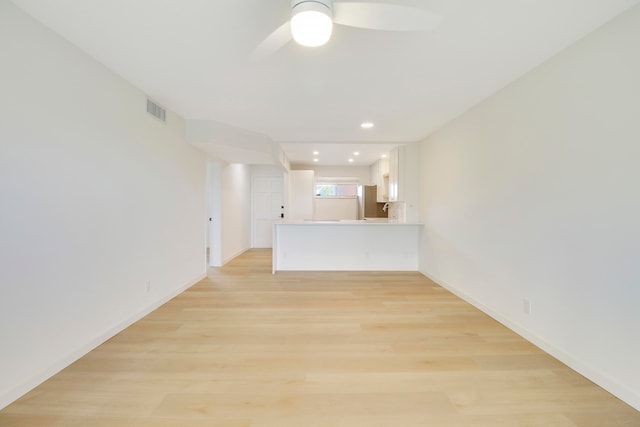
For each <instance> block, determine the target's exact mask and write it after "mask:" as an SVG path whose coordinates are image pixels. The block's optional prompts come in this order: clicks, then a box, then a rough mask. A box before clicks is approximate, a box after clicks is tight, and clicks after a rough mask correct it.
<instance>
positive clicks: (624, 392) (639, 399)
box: [419, 270, 640, 411]
mask: <svg viewBox="0 0 640 427" xmlns="http://www.w3.org/2000/svg"><path fill="white" fill-rule="evenodd" d="M419 271H420V273H421V274H422V275H424V276H425V277H427V278H428V279H430V280H432V281H434V282H435V283H436V284H437V285H440V286H442V287H443V288H445V289H447V290H448V291H450V292H451V293H453V294H454V295H456V296H457V297H459V298H461V299H463V300H464V301H466V302H468V303H469V304H471V305H473V306H474V307H476V308H477V309H478V310H480V311H482V312H483V313H485V314H487V315H488V316H490V317H492V318H493V319H494V320H496V321H498V322H500V323H502V324H503V325H504V326H506V327H507V328H509V329H511V330H512V331H513V332H515V333H516V334H518V335H520V336H521V337H523V338H524V339H526V340H527V341H529V342H531V343H532V344H534V345H535V346H537V347H539V348H540V349H542V350H543V351H544V352H545V353H547V354H549V355H551V356H553V357H555V358H556V359H558V360H559V361H560V362H562V363H564V364H565V365H567V366H568V367H569V368H571V369H573V370H574V371H576V372H577V373H579V374H580V375H582V376H584V377H586V378H587V379H589V380H591V381H593V382H594V383H596V384H597V385H599V386H600V387H602V388H603V389H605V390H606V391H608V392H609V393H611V394H613V395H614V396H616V397H617V398H618V399H620V400H622V401H624V402H625V403H627V404H629V405H631V406H632V407H634V408H635V409H637V410H639V411H640V393H638V392H636V391H634V390H632V389H630V388H629V387H627V386H626V385H624V384H621V383H620V382H619V381H616V380H615V379H613V378H611V377H610V376H609V375H606V374H604V373H603V372H602V371H600V370H598V369H596V368H594V367H593V366H591V365H589V364H586V363H584V362H582V361H581V360H580V358H579V357H576V356H575V355H573V354H570V353H567V352H566V351H564V350H563V349H561V348H559V347H557V346H555V345H554V344H553V343H550V342H548V341H547V340H545V339H544V338H542V337H540V336H539V335H537V334H535V333H533V332H531V331H530V330H528V329H527V328H526V327H524V326H523V325H522V324H520V323H518V322H514V321H513V320H511V319H509V318H508V317H505V316H503V315H502V314H501V313H499V312H498V311H496V310H495V309H493V308H492V307H490V306H488V305H486V304H484V303H482V302H480V301H478V300H477V299H475V298H474V297H472V296H471V295H469V294H467V293H466V292H464V291H461V290H460V289H457V288H456V287H454V286H451V285H450V284H448V283H447V282H445V281H444V280H441V279H440V278H439V277H437V276H435V275H432V274H430V273H428V272H426V271H424V270H419Z"/></svg>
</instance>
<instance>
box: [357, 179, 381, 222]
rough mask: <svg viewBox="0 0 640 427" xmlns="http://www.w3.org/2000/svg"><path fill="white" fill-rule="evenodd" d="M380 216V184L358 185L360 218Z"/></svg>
mask: <svg viewBox="0 0 640 427" xmlns="http://www.w3.org/2000/svg"><path fill="white" fill-rule="evenodd" d="M377 216H378V186H377V185H359V186H358V219H364V218H375V217H377Z"/></svg>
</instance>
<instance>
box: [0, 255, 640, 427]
mask: <svg viewBox="0 0 640 427" xmlns="http://www.w3.org/2000/svg"><path fill="white" fill-rule="evenodd" d="M0 426H3V427H13V426H20V427H44V426H47V427H51V426H56V427H59V426H78V427H79V426H83V427H88V426H96V427H107V426H108V427H169V426H171V427H173V426H189V427H204V426H206V427H223V426H224V427H290V426H291V427H294V426H295V427H298V426H305V427H319V426H331V427H342V426H344V427H347V426H348V427H359V426H363V427H364V426H366V427H379V426H394V427H413V426H420V427H424V426H446V427H449V426H451V427H453V426H455V427H524V426H527V427H536V426H540V427H542V426H544V427H550V426H554V427H576V426H581V427H595V426H602V427H605V426H606V427H611V426H640V412H638V411H636V410H635V409H633V408H631V407H629V406H628V405H626V404H624V403H623V402H621V401H620V400H618V399H616V398H615V397H613V396H612V395H610V394H609V393H607V392H605V391H604V390H602V389H601V388H599V387H597V386H596V385H594V384H592V383H591V382H590V381H588V380H586V379H585V378H583V377H581V376H580V375H578V374H577V373H575V372H573V371H571V370H570V369H569V368H567V367H566V366H564V365H563V364H562V363H560V362H558V361H557V360H555V359H553V358H552V357H550V356H548V355H546V354H545V353H543V352H542V351H540V350H539V349H538V348H536V347H535V346H533V345H532V344H530V343H528V342H527V341H525V340H523V339H522V338H520V337H519V336H518V335H516V334H514V333H513V332H511V331H509V330H508V329H506V328H505V327H503V326H502V325H500V324H499V323H497V322H495V321H494V320H492V319H491V318H489V317H488V316H486V315H484V314H483V313H481V312H480V311H478V310H476V309H475V308H473V307H472V306H470V305H469V304H467V303H465V302H464V301H462V300H460V299H459V298H457V297H455V296H453V295H452V294H450V293H449V292H447V291H446V290H444V289H442V288H441V287H439V286H437V285H436V284H434V283H433V282H431V281H430V280H428V279H426V278H425V277H423V276H421V275H420V274H418V273H406V272H404V273H403V272H399V273H398V272H390V273H386V272H385V273H372V272H365V273H354V272H322V273H320V272H317V273H314V272H311V273H309V272H279V273H278V274H276V275H275V276H274V275H272V274H271V251H270V250H251V251H249V252H247V253H245V254H243V255H242V256H240V257H238V258H237V259H235V260H234V261H232V262H231V263H230V264H228V265H227V266H225V267H223V268H220V269H214V270H211V271H210V274H209V277H208V279H205V280H203V281H202V282H200V283H198V284H197V285H195V286H194V287H192V288H191V289H189V290H188V291H186V292H185V293H183V294H182V295H180V296H178V297H177V298H175V299H174V300H172V301H170V302H169V303H167V304H166V305H164V306H163V307H161V308H160V309H158V310H157V311H155V312H153V313H152V314H150V315H149V316H147V317H145V318H144V319H142V320H141V321H140V322H138V323H136V324H135V325H133V326H131V327H130V328H128V329H126V330H125V331H123V332H122V333H120V334H119V335H117V336H115V337H114V338H112V339H111V340H109V341H108V342H106V343H105V344H103V345H102V346H100V347H99V348H97V349H95V350H94V351H92V352H91V353H89V354H88V355H87V356H85V357H83V358H82V359H80V360H79V361H77V362H76V363H74V364H73V365H71V366H70V367H68V368H67V369H65V370H64V371H62V372H60V373H59V374H58V375H56V376H54V377H53V378H51V379H50V380H49V381H47V382H45V383H44V384H42V385H41V386H39V387H37V388H36V389H35V390H33V391H32V392H30V393H28V394H27V395H25V396H24V397H23V398H22V399H20V400H18V401H16V402H14V403H13V404H12V405H10V406H8V407H7V408H5V409H4V410H3V411H0Z"/></svg>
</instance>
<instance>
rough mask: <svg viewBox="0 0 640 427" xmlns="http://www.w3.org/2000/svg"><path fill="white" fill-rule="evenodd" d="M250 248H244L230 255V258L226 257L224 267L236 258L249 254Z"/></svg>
mask: <svg viewBox="0 0 640 427" xmlns="http://www.w3.org/2000/svg"><path fill="white" fill-rule="evenodd" d="M249 249H250V248H244V249H240V250H239V251H238V252H236V253H234V254H233V255H230V256H228V257H225V258H224V259H223V260H222V265H225V264H227V263H228V262H230V261H233V260H234V259H235V258H237V257H239V256H240V255H242V254H243V253H245V252H247V251H248V250H249Z"/></svg>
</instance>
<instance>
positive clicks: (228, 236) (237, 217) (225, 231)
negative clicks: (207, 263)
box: [221, 164, 251, 265]
mask: <svg viewBox="0 0 640 427" xmlns="http://www.w3.org/2000/svg"><path fill="white" fill-rule="evenodd" d="M221 174H222V199H221V216H222V224H221V225H222V233H221V236H222V247H221V251H222V264H223V265H224V264H226V263H227V262H229V261H231V260H232V259H233V258H235V257H237V256H238V255H240V254H242V253H243V252H245V251H246V250H247V249H249V248H250V247H251V166H250V165H244V164H225V165H223V166H222V171H221Z"/></svg>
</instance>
